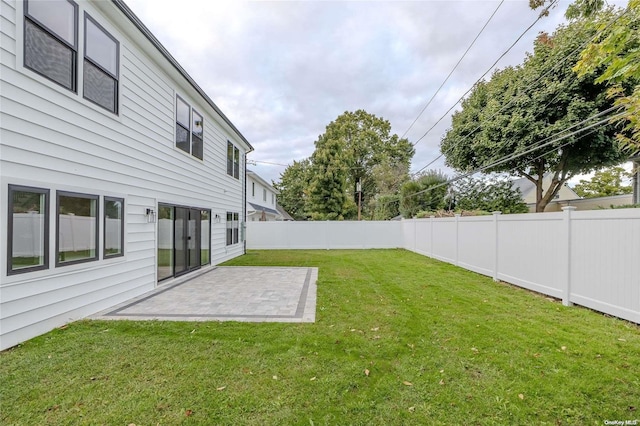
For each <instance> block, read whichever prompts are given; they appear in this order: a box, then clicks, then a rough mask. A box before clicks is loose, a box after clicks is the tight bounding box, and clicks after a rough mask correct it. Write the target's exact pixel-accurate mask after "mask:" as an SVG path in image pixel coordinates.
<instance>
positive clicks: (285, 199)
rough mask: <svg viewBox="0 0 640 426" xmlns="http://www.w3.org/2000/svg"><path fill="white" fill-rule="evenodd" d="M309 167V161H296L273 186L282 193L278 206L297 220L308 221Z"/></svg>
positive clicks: (279, 196)
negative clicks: (306, 208) (307, 191)
mask: <svg viewBox="0 0 640 426" xmlns="http://www.w3.org/2000/svg"><path fill="white" fill-rule="evenodd" d="M309 165H310V161H309V160H308V159H305V160H302V161H294V162H293V164H291V165H290V166H289V167H287V168H286V169H285V171H284V172H282V173H281V174H280V181H279V182H276V183H274V184H273V187H274V188H276V189H277V190H278V192H279V193H280V194H279V195H278V204H280V205H281V206H282V208H283V209H285V211H286V212H287V213H289V214H290V215H291V217H293V218H294V219H295V220H305V219H307V215H306V212H305V202H306V199H307V193H306V190H307V188H308V186H309Z"/></svg>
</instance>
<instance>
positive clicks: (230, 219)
mask: <svg viewBox="0 0 640 426" xmlns="http://www.w3.org/2000/svg"><path fill="white" fill-rule="evenodd" d="M239 216H240V215H239V214H238V213H234V212H227V245H228V246H230V245H232V244H238V240H239V237H238V235H239V233H238V225H239Z"/></svg>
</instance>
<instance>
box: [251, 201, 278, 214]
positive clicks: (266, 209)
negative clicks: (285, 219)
mask: <svg viewBox="0 0 640 426" xmlns="http://www.w3.org/2000/svg"><path fill="white" fill-rule="evenodd" d="M247 203H249V205H250V206H251V207H253V209H254V210H255V211H257V212H265V213H271V214H275V215H276V216H280V212H279V211H277V210H274V209H270V208H269V207H264V206H261V205H260V204H253V203H250V202H248V201H247Z"/></svg>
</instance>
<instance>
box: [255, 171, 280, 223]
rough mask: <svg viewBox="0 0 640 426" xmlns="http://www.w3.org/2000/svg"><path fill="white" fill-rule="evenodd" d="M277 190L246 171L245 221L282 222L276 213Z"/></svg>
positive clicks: (278, 213)
mask: <svg viewBox="0 0 640 426" xmlns="http://www.w3.org/2000/svg"><path fill="white" fill-rule="evenodd" d="M277 197H278V190H277V189H275V188H274V187H273V186H271V185H269V184H268V183H267V182H266V181H265V180H264V179H262V178H261V177H260V176H259V175H258V174H257V173H255V172H254V171H251V170H248V169H247V221H248V222H257V221H273V220H284V216H283V215H282V214H281V213H280V212H279V211H278V199H277Z"/></svg>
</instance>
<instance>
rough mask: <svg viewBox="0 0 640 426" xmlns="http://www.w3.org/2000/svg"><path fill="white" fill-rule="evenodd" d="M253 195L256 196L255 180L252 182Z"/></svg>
mask: <svg viewBox="0 0 640 426" xmlns="http://www.w3.org/2000/svg"><path fill="white" fill-rule="evenodd" d="M251 196H252V197H255V196H256V183H255V182H251Z"/></svg>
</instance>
